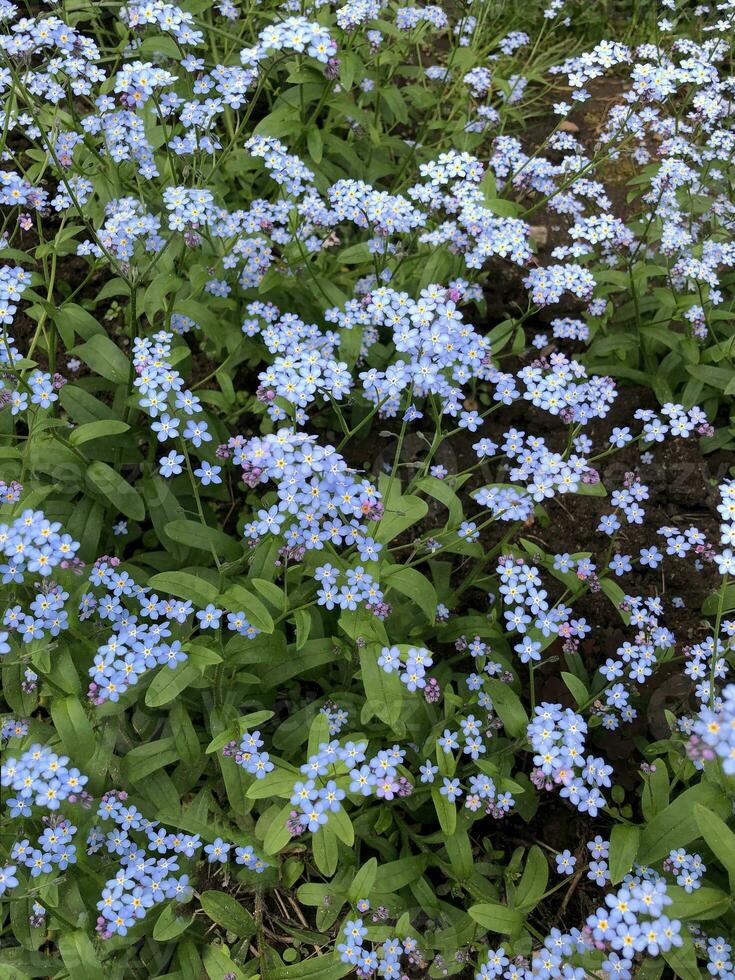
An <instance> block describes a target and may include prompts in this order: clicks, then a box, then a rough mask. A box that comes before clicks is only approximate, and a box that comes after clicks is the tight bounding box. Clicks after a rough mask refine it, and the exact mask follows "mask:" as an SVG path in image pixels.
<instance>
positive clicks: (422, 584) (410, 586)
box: [381, 565, 437, 623]
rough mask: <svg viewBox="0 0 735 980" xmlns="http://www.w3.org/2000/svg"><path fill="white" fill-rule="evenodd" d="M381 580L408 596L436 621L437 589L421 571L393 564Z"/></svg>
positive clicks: (429, 617) (428, 617)
mask: <svg viewBox="0 0 735 980" xmlns="http://www.w3.org/2000/svg"><path fill="white" fill-rule="evenodd" d="M381 582H382V583H384V584H385V585H387V587H388V588H389V589H396V590H397V591H398V592H400V593H402V594H403V595H405V596H408V598H409V599H411V600H412V601H413V602H415V603H416V605H417V606H418V607H419V608H420V609H422V610H423V612H424V613H425V614H426V618H427V619H428V620H429V622H430V623H433V622H434V617H435V616H436V604H437V598H436V590H435V589H434V586H433V585H432V584H431V582H430V581H429V580H428V579H427V578H426V576H424V575H422V574H421V572H418V571H416V569H415V568H401V567H400V566H397V565H393V566H392V567H391V568H389V569H386V570H385V571H384V572H383V574H382V575H381Z"/></svg>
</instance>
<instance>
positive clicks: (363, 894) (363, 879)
mask: <svg viewBox="0 0 735 980" xmlns="http://www.w3.org/2000/svg"><path fill="white" fill-rule="evenodd" d="M377 874H378V861H377V858H374V857H372V858H370V860H368V861H366V862H365V864H363V866H362V867H361V868H360V870H359V871H358V872H357V874H356V875H355V877H354V878H353V879H352V884H351V885H350V890H349V892H348V893H347V897H348V898H349V900H350V902H351V903H352V904H353V905H354V904H355V903H356V902H357V901H359V899H361V898H368V897H369V895H370V892H371V890H372V887H373V885H374V884H375V878H376V876H377Z"/></svg>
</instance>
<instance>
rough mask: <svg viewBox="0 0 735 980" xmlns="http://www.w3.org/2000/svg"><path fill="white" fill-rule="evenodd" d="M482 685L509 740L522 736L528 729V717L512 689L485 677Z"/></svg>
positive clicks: (494, 679) (507, 685) (495, 679)
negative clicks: (509, 737)
mask: <svg viewBox="0 0 735 980" xmlns="http://www.w3.org/2000/svg"><path fill="white" fill-rule="evenodd" d="M483 683H484V685H485V687H486V688H487V690H488V692H489V694H490V697H491V698H492V702H493V707H494V708H495V711H496V713H497V715H498V717H499V718H500V720H501V721H502V723H503V725H504V727H505V730H506V732H507V733H508V735H510V736H511V738H519V737H520V736H521V735H524V734H525V732H526V729H527V728H528V715H527V714H526V709H525V708H524V707H523V705H522V704H521V699H520V698H519V697H518V695H517V694H516V692H515V691H514V690H513V688H512V687H511V686H510V685H509V684H504V683H503V681H499V680H497V678H494V677H485V678H484V679H483Z"/></svg>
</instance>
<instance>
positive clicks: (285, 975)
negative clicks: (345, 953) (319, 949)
mask: <svg viewBox="0 0 735 980" xmlns="http://www.w3.org/2000/svg"><path fill="white" fill-rule="evenodd" d="M354 969H355V968H354V966H352V965H351V964H350V963H341V962H340V961H339V960H337V961H335V960H334V958H333V957H332V956H315V957H313V958H310V959H308V960H304V961H303V962H301V963H294V964H293V965H292V966H283V967H278V968H277V969H275V970H269V971H268V980H341V977H346V976H347V974H348V973H352V971H353V970H354Z"/></svg>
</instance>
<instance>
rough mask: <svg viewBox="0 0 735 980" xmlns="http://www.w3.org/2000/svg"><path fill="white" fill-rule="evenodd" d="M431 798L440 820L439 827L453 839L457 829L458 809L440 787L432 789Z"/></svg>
mask: <svg viewBox="0 0 735 980" xmlns="http://www.w3.org/2000/svg"><path fill="white" fill-rule="evenodd" d="M431 798H432V800H433V801H434V809H435V810H436V815H437V817H438V818H439V826H440V827H441V829H442V832H443V833H444V834H446V835H447V837H451V835H452V834H453V833H454V831H455V830H456V828H457V807H456V806H455V804H454V803H450V802H449V800H448V799H447V797H446V796H444V795H443V793H441V792H440V789H439V787H438V786H432V787H431Z"/></svg>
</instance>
